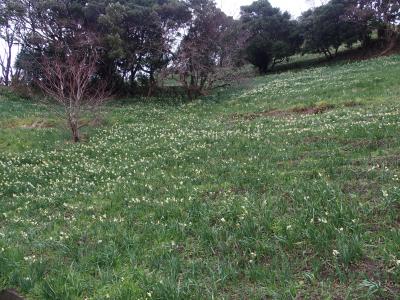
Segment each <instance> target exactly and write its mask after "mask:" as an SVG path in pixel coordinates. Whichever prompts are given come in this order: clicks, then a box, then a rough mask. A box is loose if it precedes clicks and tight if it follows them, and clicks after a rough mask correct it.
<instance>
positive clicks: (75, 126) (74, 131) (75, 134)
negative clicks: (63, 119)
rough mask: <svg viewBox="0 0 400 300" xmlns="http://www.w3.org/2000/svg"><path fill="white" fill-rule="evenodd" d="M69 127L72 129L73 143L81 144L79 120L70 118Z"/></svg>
mask: <svg viewBox="0 0 400 300" xmlns="http://www.w3.org/2000/svg"><path fill="white" fill-rule="evenodd" d="M68 126H69V128H70V129H71V134H72V141H73V142H74V143H79V142H80V141H81V137H80V134H79V126H78V120H77V119H76V118H74V117H70V118H69V120H68Z"/></svg>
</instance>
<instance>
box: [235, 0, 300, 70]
mask: <svg viewBox="0 0 400 300" xmlns="http://www.w3.org/2000/svg"><path fill="white" fill-rule="evenodd" d="M241 9H242V16H241V20H242V22H243V24H244V27H245V28H246V30H248V32H249V34H250V37H249V39H248V41H247V46H246V54H247V59H248V60H249V61H250V62H251V63H252V64H254V65H255V66H256V67H258V68H259V70H260V72H262V73H266V72H267V71H268V68H269V67H271V64H272V67H273V66H274V65H275V64H277V63H280V62H283V61H284V60H285V59H288V58H289V56H292V55H293V54H295V53H296V52H297V51H298V50H299V47H300V46H301V44H302V39H301V36H300V32H299V28H298V24H297V22H296V21H293V20H291V17H290V15H289V14H288V13H287V12H284V13H282V12H281V11H280V10H279V9H278V8H274V7H272V5H271V4H270V3H269V1H267V0H258V1H255V2H253V4H251V5H249V6H243V7H242V8H241Z"/></svg>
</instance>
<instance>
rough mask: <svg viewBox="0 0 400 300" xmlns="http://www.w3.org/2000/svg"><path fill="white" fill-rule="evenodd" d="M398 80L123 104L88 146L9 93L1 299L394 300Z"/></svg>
mask: <svg viewBox="0 0 400 300" xmlns="http://www.w3.org/2000/svg"><path fill="white" fill-rule="evenodd" d="M399 73H400V56H392V57H385V58H379V59H374V60H370V61H363V62H357V63H352V64H338V65H334V66H329V67H328V66H326V67H319V68H314V69H309V70H305V71H298V72H286V73H281V74H276V75H270V76H266V77H260V78H256V79H254V80H253V81H251V82H248V83H246V84H245V85H244V86H243V87H241V88H235V89H230V90H229V89H226V90H221V91H219V92H217V93H215V94H214V95H212V96H209V97H206V98H204V99H201V100H197V101H195V102H192V103H183V104H177V103H175V104H173V101H169V104H162V102H159V101H147V102H145V103H138V104H126V103H128V102H129V101H121V102H120V103H119V104H118V105H117V104H115V105H112V106H111V105H110V106H109V107H107V108H106V109H105V112H104V116H105V122H104V124H103V125H102V126H101V127H99V128H89V129H87V130H88V132H87V133H88V138H87V141H86V142H85V143H82V144H80V145H73V144H70V143H69V142H68V132H66V131H65V130H64V129H63V127H62V124H60V121H58V120H57V118H55V117H54V116H52V115H51V114H49V112H47V111H46V110H45V109H44V108H43V107H42V106H40V105H35V104H31V103H28V102H26V101H24V100H21V99H10V98H13V97H12V95H10V94H7V93H4V92H3V96H0V151H1V153H0V199H1V200H0V290H1V289H3V288H16V289H17V290H18V291H19V292H21V293H22V294H23V295H25V296H26V297H27V298H28V299H108V298H109V299H271V298H276V299H292V298H296V297H297V298H298V299H310V298H314V299H342V298H347V299H374V298H376V299H399V295H400V218H399V215H400V189H399V177H400V138H399V129H400V102H399V100H400V85H399V76H398V74H399ZM171 103H172V104H171Z"/></svg>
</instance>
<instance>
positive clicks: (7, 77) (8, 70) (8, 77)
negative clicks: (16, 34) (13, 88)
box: [4, 41, 13, 86]
mask: <svg viewBox="0 0 400 300" xmlns="http://www.w3.org/2000/svg"><path fill="white" fill-rule="evenodd" d="M12 46H13V43H12V42H11V43H10V41H9V44H8V53H7V55H8V57H7V63H6V70H5V76H4V77H5V78H4V83H5V85H7V86H9V85H10V83H11V77H12V69H11V58H12Z"/></svg>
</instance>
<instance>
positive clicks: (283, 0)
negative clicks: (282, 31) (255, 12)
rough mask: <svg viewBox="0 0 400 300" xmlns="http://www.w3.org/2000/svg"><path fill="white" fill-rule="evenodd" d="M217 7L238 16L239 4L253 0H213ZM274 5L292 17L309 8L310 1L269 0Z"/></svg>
mask: <svg viewBox="0 0 400 300" xmlns="http://www.w3.org/2000/svg"><path fill="white" fill-rule="evenodd" d="M215 1H216V2H217V4H218V6H219V7H222V10H223V11H224V12H225V13H226V14H227V15H230V16H234V17H238V16H239V12H240V6H243V5H249V4H251V3H252V2H253V1H254V0H215ZM269 2H270V3H271V4H272V6H274V7H279V8H281V10H283V11H288V12H289V13H290V14H291V15H292V16H293V17H298V16H300V14H301V13H302V12H303V11H305V10H307V9H308V8H310V6H311V4H310V3H312V2H317V1H307V0H269Z"/></svg>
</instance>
